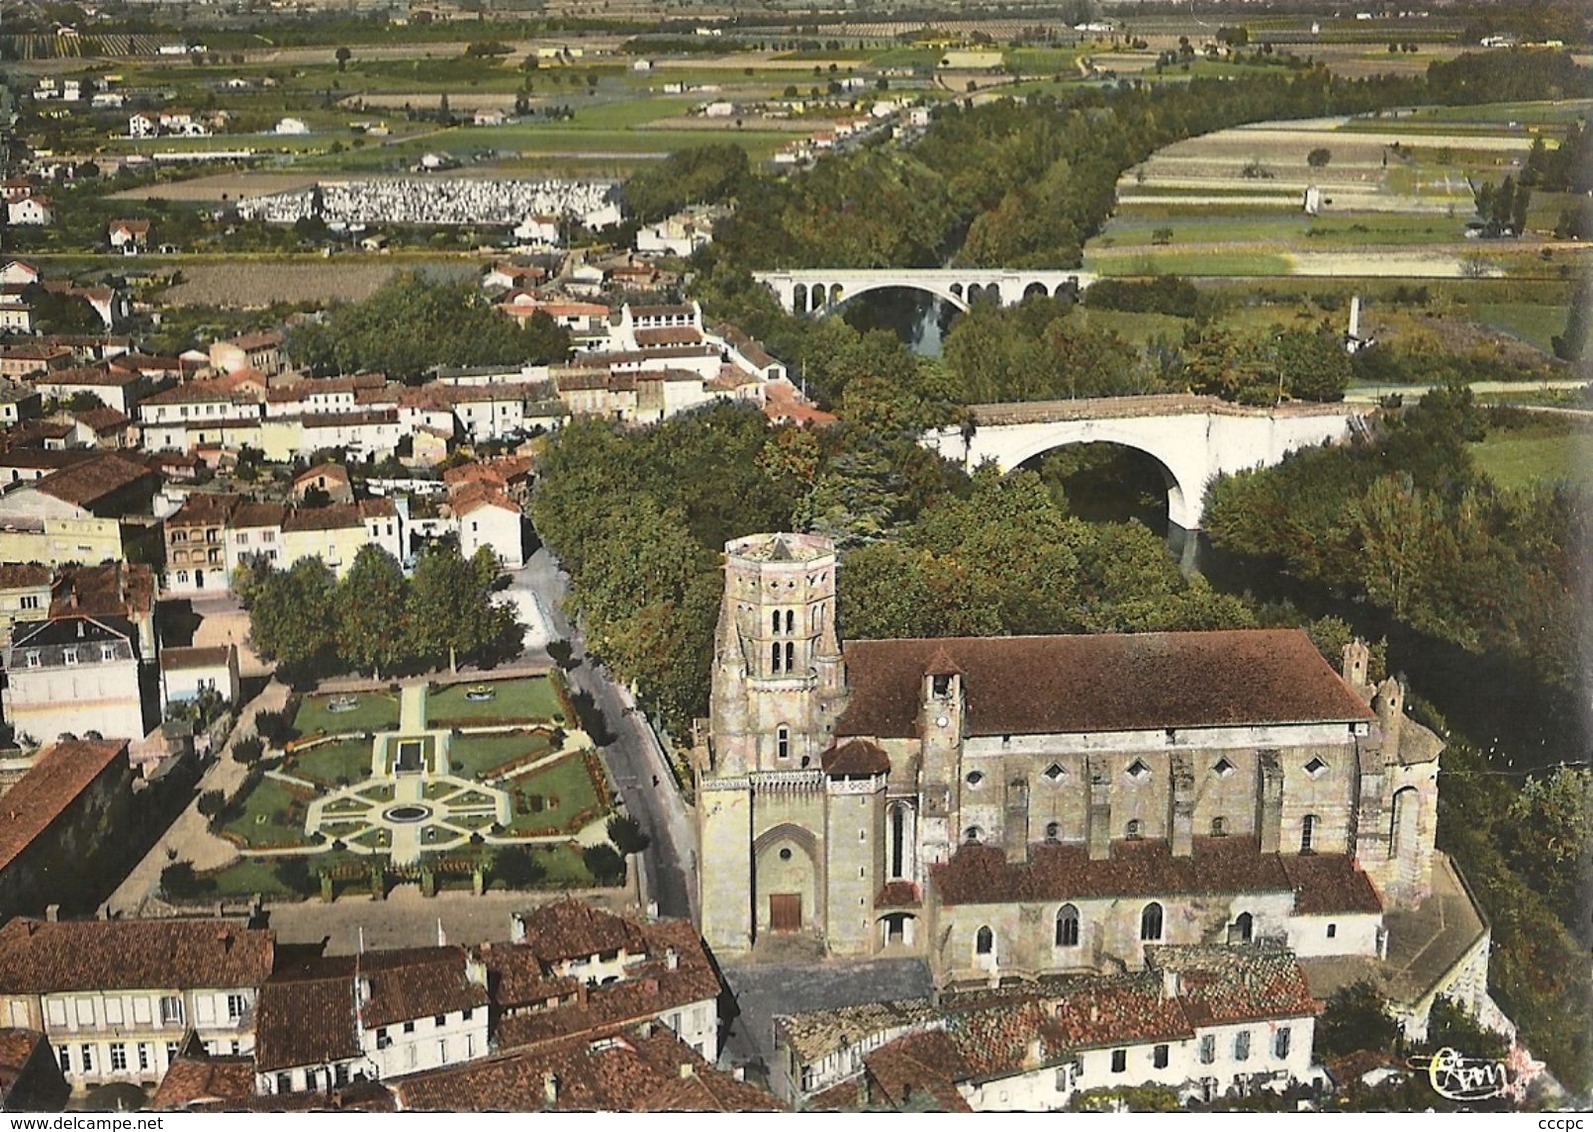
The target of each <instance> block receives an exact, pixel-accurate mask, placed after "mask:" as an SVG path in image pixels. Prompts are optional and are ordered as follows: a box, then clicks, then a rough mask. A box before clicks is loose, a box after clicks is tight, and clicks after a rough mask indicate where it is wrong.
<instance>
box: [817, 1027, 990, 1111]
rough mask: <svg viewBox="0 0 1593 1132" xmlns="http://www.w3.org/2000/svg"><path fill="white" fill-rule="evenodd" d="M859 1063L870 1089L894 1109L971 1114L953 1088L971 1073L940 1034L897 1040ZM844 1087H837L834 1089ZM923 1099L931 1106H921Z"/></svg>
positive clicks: (952, 1042)
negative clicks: (874, 1090)
mask: <svg viewBox="0 0 1593 1132" xmlns="http://www.w3.org/2000/svg"><path fill="white" fill-rule="evenodd" d="M863 1060H864V1064H865V1065H866V1066H867V1068H868V1075H869V1079H870V1080H871V1082H872V1083H873V1085H874V1086H875V1087H876V1088H878V1089H879V1091H880V1092H881V1093H883V1094H884V1097H885V1099H886V1100H888V1101H889V1102H890V1103H891V1104H892V1105H894V1106H895V1107H896V1108H898V1109H901V1108H909V1107H911V1108H918V1109H922V1108H924V1107H932V1108H933V1109H934V1110H935V1111H939V1112H972V1111H973V1109H972V1108H970V1107H969V1105H968V1102H967V1101H965V1100H964V1099H963V1097H962V1094H961V1093H960V1092H958V1091H957V1086H956V1084H955V1082H957V1081H961V1080H965V1079H967V1078H968V1077H970V1076H972V1075H973V1073H972V1069H971V1068H970V1067H969V1065H968V1063H967V1062H966V1061H965V1060H964V1059H963V1056H962V1051H961V1050H960V1049H959V1048H958V1043H957V1041H956V1039H955V1038H953V1037H952V1035H950V1034H948V1033H946V1032H945V1031H944V1030H931V1031H929V1032H928V1033H924V1034H908V1035H906V1036H905V1037H901V1038H897V1039H896V1040H895V1041H893V1042H889V1043H887V1044H886V1045H884V1046H881V1047H880V1048H879V1049H877V1050H875V1051H874V1052H873V1053H871V1054H869V1055H868V1056H867V1057H865V1058H864V1059H863ZM844 1087H845V1086H841V1085H838V1086H836V1089H837V1090H839V1089H841V1088H844ZM853 1088H854V1090H855V1085H854V1086H853ZM924 1098H928V1100H929V1101H930V1102H931V1105H929V1106H926V1105H924V1103H923V1100H924ZM842 1103H844V1101H843V1102H842Z"/></svg>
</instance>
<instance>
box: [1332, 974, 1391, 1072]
mask: <svg viewBox="0 0 1593 1132" xmlns="http://www.w3.org/2000/svg"><path fill="white" fill-rule="evenodd" d="M1399 1034H1400V1028H1399V1023H1398V1022H1396V1021H1394V1019H1393V1018H1392V1017H1390V1016H1389V1013H1388V1007H1387V1005H1386V1004H1385V1003H1384V1002H1383V999H1382V996H1381V995H1379V994H1378V993H1377V988H1376V987H1374V986H1373V985H1372V984H1371V983H1369V982H1367V981H1365V980H1362V981H1360V982H1357V983H1351V984H1350V985H1349V986H1346V987H1340V988H1339V989H1338V990H1336V991H1334V992H1333V997H1332V998H1330V999H1329V1000H1328V1004H1327V1009H1326V1010H1324V1011H1323V1012H1322V1014H1321V1016H1320V1017H1319V1018H1318V1019H1317V1022H1316V1049H1317V1056H1318V1057H1319V1059H1322V1060H1326V1059H1327V1058H1330V1057H1343V1056H1344V1055H1345V1054H1349V1053H1355V1052H1356V1051H1357V1050H1363V1049H1369V1050H1392V1049H1393V1048H1394V1043H1395V1042H1396V1041H1398V1040H1399Z"/></svg>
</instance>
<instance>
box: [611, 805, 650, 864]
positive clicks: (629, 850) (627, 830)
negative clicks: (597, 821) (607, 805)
mask: <svg viewBox="0 0 1593 1132" xmlns="http://www.w3.org/2000/svg"><path fill="white" fill-rule="evenodd" d="M608 839H609V840H610V841H612V842H613V843H614V847H615V848H617V849H618V850H619V851H620V852H621V853H623V854H624V855H625V856H627V857H629V856H630V855H631V854H633V853H640V852H642V851H643V850H644V849H646V848H647V846H648V845H649V844H650V843H651V842H650V840H649V838H648V836H647V834H645V833H643V832H642V827H641V825H640V824H638V823H637V821H636V819H635V818H633V817H631V816H630V815H628V814H615V815H614V816H613V817H611V818H609V819H608Z"/></svg>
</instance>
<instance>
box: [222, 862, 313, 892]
mask: <svg viewBox="0 0 1593 1132" xmlns="http://www.w3.org/2000/svg"><path fill="white" fill-rule="evenodd" d="M200 876H201V877H203V879H205V880H208V881H212V882H214V883H215V886H216V889H215V891H216V895H217V896H235V897H236V896H252V895H254V894H255V893H257V892H258V893H259V894H260V895H261V896H265V897H277V898H281V897H285V896H298V895H301V894H300V893H296V892H293V891H291V890H289V889H288V888H287V886H286V885H284V884H283V883H282V882H281V881H280V880H278V879H277V873H276V859H274V858H268V857H243V858H240V859H239V860H237V861H234V862H233V863H232V864H230V865H228V866H227V867H226V868H224V869H217V870H216V871H215V872H210V873H201V874H200Z"/></svg>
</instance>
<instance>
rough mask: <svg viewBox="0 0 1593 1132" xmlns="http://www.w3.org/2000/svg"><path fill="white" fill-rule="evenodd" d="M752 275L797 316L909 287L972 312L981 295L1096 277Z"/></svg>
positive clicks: (857, 272) (1071, 289) (855, 272)
mask: <svg viewBox="0 0 1593 1132" xmlns="http://www.w3.org/2000/svg"><path fill="white" fill-rule="evenodd" d="M753 278H755V279H757V281H758V282H759V283H762V284H763V285H764V286H765V287H767V288H769V290H771V291H773V292H774V293H775V296H776V297H777V298H778V299H779V300H780V305H781V306H782V307H783V308H785V309H786V310H788V311H791V312H792V313H793V314H827V313H829V311H831V310H832V309H834V308H835V307H837V306H839V305H840V304H841V303H844V302H845V301H846V300H847V299H855V298H857V296H859V295H866V294H867V293H868V292H870V291H882V290H884V289H885V288H887V287H906V288H908V289H910V290H914V291H923V292H925V293H927V294H930V295H934V296H935V297H936V298H938V299H944V300H946V302H948V303H950V304H951V305H952V306H954V307H956V308H958V309H959V310H967V309H968V308H969V307H970V306H971V305H972V304H973V303H974V302H975V301H976V300H978V299H981V298H991V299H995V300H996V301H997V302H998V303H999V305H1001V306H1004V307H1005V306H1012V305H1013V304H1015V303H1020V302H1022V301H1023V299H1024V297H1025V296H1028V295H1053V296H1056V295H1067V294H1072V293H1076V292H1077V291H1079V290H1081V289H1083V288H1085V287H1088V286H1089V285H1090V284H1091V283H1092V282H1094V281H1095V276H1093V275H1091V274H1089V273H1087V272H1083V271H1021V270H1016V269H1012V268H1005V267H936V268H911V267H887V268H850V267H809V268H800V269H795V270H792V271H756V272H753Z"/></svg>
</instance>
